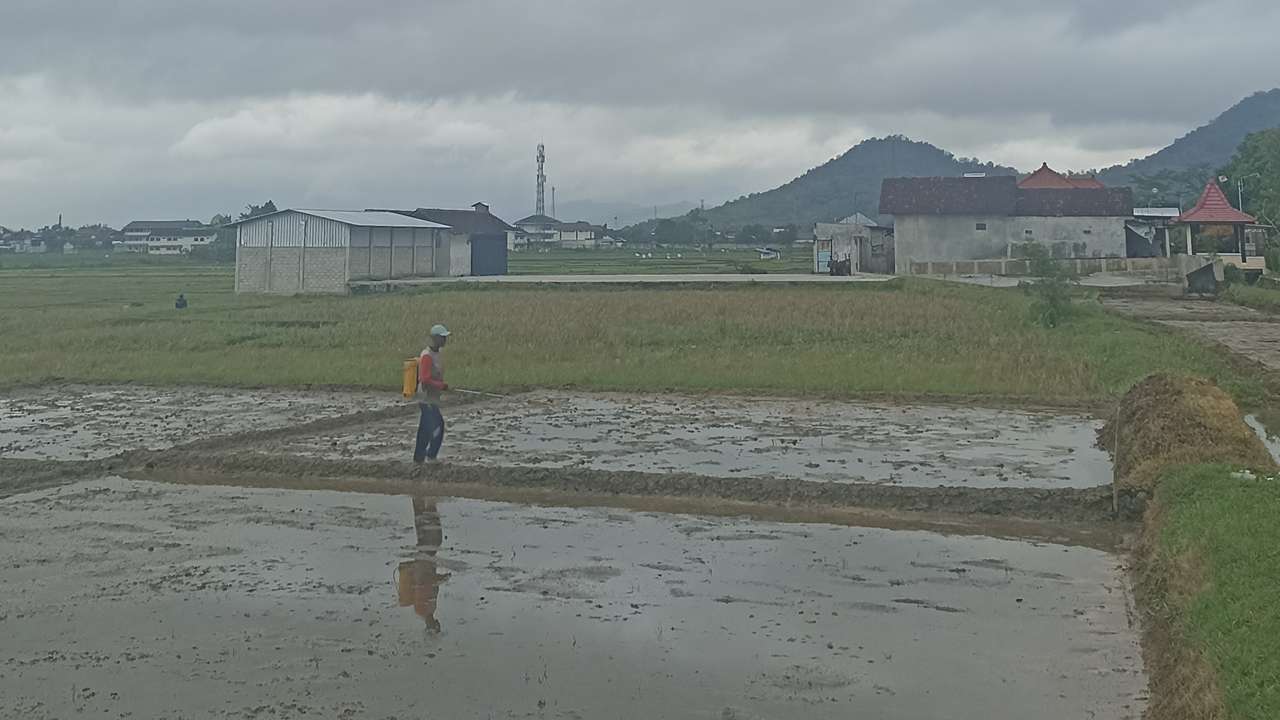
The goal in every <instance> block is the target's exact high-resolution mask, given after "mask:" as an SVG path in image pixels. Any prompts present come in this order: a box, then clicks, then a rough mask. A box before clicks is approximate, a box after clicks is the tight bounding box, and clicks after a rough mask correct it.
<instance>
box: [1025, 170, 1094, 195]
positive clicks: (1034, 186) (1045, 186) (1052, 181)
mask: <svg viewBox="0 0 1280 720" xmlns="http://www.w3.org/2000/svg"><path fill="white" fill-rule="evenodd" d="M1018 187H1020V188H1022V189H1023V190H1076V189H1085V190H1097V189H1099V188H1104V187H1106V185H1103V184H1102V182H1101V181H1100V180H1098V179H1097V178H1095V177H1094V176H1092V175H1063V174H1062V173H1060V172H1058V171H1056V170H1054V169H1053V168H1051V167H1049V164H1048V163H1041V164H1040V169H1038V170H1036V171H1035V172H1033V173H1031V174H1030V175H1028V176H1026V177H1025V178H1023V179H1021V180H1019V181H1018Z"/></svg>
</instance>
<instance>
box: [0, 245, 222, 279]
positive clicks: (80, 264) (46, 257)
mask: <svg viewBox="0 0 1280 720" xmlns="http://www.w3.org/2000/svg"><path fill="white" fill-rule="evenodd" d="M210 264H212V263H210V261H208V260H204V259H200V258H194V257H191V256H190V255H143V254H141V253H127V252H119V251H115V252H112V251H109V250H82V251H80V252H78V253H75V254H72V255H63V254H62V253H41V254H37V255H29V254H25V253H23V254H16V253H4V254H0V275H2V274H3V273H5V272H8V271H23V270H31V269H58V270H74V269H81V268H94V269H98V268H154V267H170V268H183V267H193V266H200V265H210ZM225 267H228V268H230V267H231V265H230V263H227V264H225Z"/></svg>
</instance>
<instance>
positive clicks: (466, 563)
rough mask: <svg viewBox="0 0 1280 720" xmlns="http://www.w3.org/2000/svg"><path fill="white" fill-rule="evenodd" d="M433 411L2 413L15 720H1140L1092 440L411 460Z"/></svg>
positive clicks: (913, 423) (909, 423)
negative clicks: (74, 719)
mask: <svg viewBox="0 0 1280 720" xmlns="http://www.w3.org/2000/svg"><path fill="white" fill-rule="evenodd" d="M414 410H415V409H414V407H413V406H406V405H405V404H404V403H403V402H402V401H401V400H400V398H399V397H398V396H397V395H395V394H392V393H387V394H358V393H324V392H297V393H285V392H258V391H210V390H204V389H198V388H196V389H182V390H165V389H155V388H134V387H127V388H88V387H81V388H46V389H31V390H24V391H21V392H16V393H11V394H9V395H8V396H6V397H2V398H0V433H3V435H0V437H2V438H3V443H4V447H5V454H4V456H3V457H0V637H3V638H5V641H4V643H2V644H0V717H4V718H24V719H25V718H63V717H69V716H78V715H81V714H83V715H85V716H86V717H88V716H101V717H116V718H127V717H135V718H136V717H218V718H257V719H263V720H265V719H266V718H273V719H274V718H301V717H339V718H364V717H370V718H384V717H428V716H430V717H436V716H439V717H494V718H514V717H532V718H595V717H636V718H708V719H712V720H725V719H726V718H780V717H788V718H790V717H795V718H844V717H850V716H865V717H904V718H908V717H949V718H991V717H1009V718H1014V717H1030V716H1045V717H1092V718H1101V719H1107V718H1117V719H1118V718H1138V717H1140V716H1141V713H1142V710H1143V708H1144V707H1145V688H1146V681H1145V676H1144V674H1143V672H1142V664H1141V657H1140V652H1139V649H1138V647H1137V631H1136V628H1135V627H1134V626H1133V621H1132V613H1131V611H1130V604H1129V595H1128V590H1127V584H1126V578H1125V574H1124V570H1123V567H1122V559H1121V556H1120V555H1118V554H1116V553H1117V552H1118V550H1117V548H1118V547H1119V546H1118V545H1117V540H1116V537H1117V536H1118V535H1122V534H1123V533H1124V532H1125V531H1124V529H1123V528H1124V525H1123V524H1119V525H1117V524H1115V523H1112V522H1110V521H1109V520H1108V518H1110V514H1109V513H1110V505H1111V500H1112V498H1111V491H1110V488H1109V487H1107V486H1105V485H1104V483H1106V482H1108V481H1109V480H1110V463H1109V460H1108V458H1107V456H1106V455H1105V454H1103V453H1102V452H1101V451H1100V450H1097V449H1096V448H1095V447H1094V444H1093V440H1094V432H1095V430H1096V427H1097V422H1096V421H1095V420H1093V419H1091V418H1088V417H1084V416H1074V415H1066V416H1054V415H1048V414H1041V413H1035V412H1019V411H1011V410H991V409H980V408H954V407H951V408H948V407H932V406H895V405H887V404H875V403H872V404H859V403H836V402H812V401H786V400H755V399H739V398H722V397H681V396H675V397H672V396H653V397H639V396H625V395H592V394H570V393H550V392H547V393H536V394H530V395H524V396H517V397H512V398H505V399H501V400H493V401H487V402H482V403H474V404H470V405H465V406H453V407H450V408H448V409H447V410H446V416H447V418H448V421H449V433H448V437H447V438H446V442H445V448H446V452H445V455H444V457H445V458H446V459H447V462H444V463H441V464H439V465H434V466H427V467H423V468H414V467H413V466H412V465H410V464H409V463H408V462H407V460H408V455H409V454H410V453H411V451H412V448H411V444H410V443H411V438H412V434H413V430H414V425H415V423H416V415H415V412H414ZM120 475H123V476H127V477H122V476H120ZM324 488H329V489H324ZM460 495H461V496H467V495H469V496H470V497H471V498H473V499H463V498H461V497H458V496H460ZM497 500H501V501H497ZM606 505H607V506H608V507H609V509H606V508H605V507H603V506H606ZM697 513H701V514H697ZM739 513H741V514H739ZM748 514H749V515H750V517H748ZM996 516H1001V517H996ZM751 518H755V519H751ZM1045 520H1049V521H1052V522H1043V521H1045Z"/></svg>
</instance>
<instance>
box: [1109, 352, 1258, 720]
mask: <svg viewBox="0 0 1280 720" xmlns="http://www.w3.org/2000/svg"><path fill="white" fill-rule="evenodd" d="M1103 437H1104V439H1106V440H1108V441H1110V442H1112V443H1118V445H1119V448H1118V451H1117V448H1115V447H1112V448H1111V449H1112V450H1113V452H1114V454H1115V456H1116V472H1117V475H1118V476H1119V479H1120V484H1121V487H1122V488H1129V489H1132V490H1141V491H1144V492H1146V493H1148V494H1149V495H1150V496H1151V501H1150V503H1149V504H1148V507H1147V514H1146V517H1145V525H1144V530H1143V535H1142V538H1141V541H1140V542H1139V544H1138V548H1137V552H1136V557H1135V566H1134V567H1135V573H1136V580H1137V584H1136V591H1137V599H1138V601H1139V602H1138V606H1139V609H1140V611H1141V612H1142V615H1143V619H1144V622H1143V629H1144V640H1145V642H1144V659H1145V660H1146V662H1147V670H1148V674H1149V677H1150V684H1151V706H1150V708H1149V712H1148V715H1147V717H1149V718H1150V719H1151V720H1234V719H1237V718H1238V719H1240V720H1244V719H1246V718H1250V719H1251V718H1273V717H1280V650H1278V646H1277V645H1276V638H1277V637H1280V608H1278V607H1277V605H1276V603H1275V598H1276V592H1277V582H1278V580H1280V549H1278V548H1280V523H1277V522H1276V519H1277V518H1278V517H1280V480H1277V479H1276V478H1275V477H1274V476H1275V474H1276V473H1277V471H1278V470H1280V468H1278V467H1277V465H1276V463H1275V461H1274V460H1273V459H1272V457H1271V455H1270V454H1269V453H1268V451H1267V449H1266V448H1265V447H1264V445H1263V443H1262V442H1261V441H1260V440H1259V439H1258V438H1257V437H1256V436H1255V434H1254V433H1253V431H1252V430H1251V429H1250V428H1249V427H1248V426H1247V425H1246V424H1245V423H1244V421H1243V420H1242V419H1241V417H1240V410H1239V408H1238V407H1237V406H1236V403H1234V402H1232V400H1231V398H1229V397H1228V396H1227V395H1226V394H1225V393H1224V392H1222V390H1221V389H1219V388H1217V387H1215V386H1214V385H1213V384H1212V383H1208V382H1205V381H1203V380H1200V379H1196V378H1184V377H1173V376H1155V377H1151V378H1148V379H1147V380H1144V381H1143V382H1141V383H1139V384H1138V385H1136V386H1135V387H1134V388H1133V389H1132V390H1131V391H1130V392H1129V393H1128V394H1126V396H1125V398H1124V399H1123V401H1122V402H1121V412H1120V414H1119V416H1118V418H1117V419H1115V420H1113V421H1112V422H1111V424H1109V425H1108V427H1107V428H1106V431H1105V432H1104V433H1103ZM1240 468H1250V469H1251V471H1250V472H1248V473H1245V472H1240V471H1239V469H1240Z"/></svg>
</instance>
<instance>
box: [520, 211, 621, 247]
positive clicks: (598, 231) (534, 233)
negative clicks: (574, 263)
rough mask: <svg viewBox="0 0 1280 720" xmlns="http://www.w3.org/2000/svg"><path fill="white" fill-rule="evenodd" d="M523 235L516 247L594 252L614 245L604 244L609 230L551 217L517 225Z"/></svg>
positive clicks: (531, 218) (529, 219)
mask: <svg viewBox="0 0 1280 720" xmlns="http://www.w3.org/2000/svg"><path fill="white" fill-rule="evenodd" d="M515 225H516V227H517V228H519V232H518V234H517V235H516V241H515V243H514V246H542V247H558V248H563V249H569V250H594V249H596V248H598V247H602V246H607V245H609V244H611V243H602V242H601V241H602V240H604V238H605V237H606V236H607V235H608V232H609V228H608V227H607V226H604V225H592V224H591V223H589V222H587V221H586V220H577V221H574V222H561V221H560V220H557V219H555V218H553V217H551V216H549V215H530V216H529V217H526V218H521V219H520V220H517V221H516V222H515Z"/></svg>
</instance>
